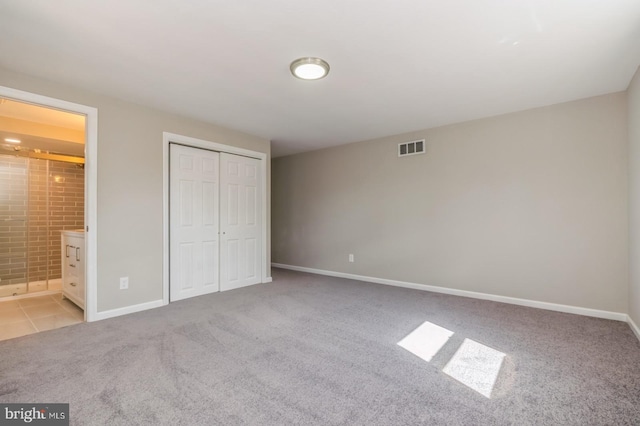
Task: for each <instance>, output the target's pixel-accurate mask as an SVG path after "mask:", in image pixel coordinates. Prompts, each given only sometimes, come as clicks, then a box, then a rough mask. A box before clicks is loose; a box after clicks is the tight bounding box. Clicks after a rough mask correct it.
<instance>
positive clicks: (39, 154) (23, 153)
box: [7, 151, 84, 164]
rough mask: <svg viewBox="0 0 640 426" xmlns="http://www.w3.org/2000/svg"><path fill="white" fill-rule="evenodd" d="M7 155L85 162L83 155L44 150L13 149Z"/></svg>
mask: <svg viewBox="0 0 640 426" xmlns="http://www.w3.org/2000/svg"><path fill="white" fill-rule="evenodd" d="M7 155H15V156H16V157H29V158H37V159H40V160H53V161H64V162H67V163H75V164H84V158H83V157H75V156H73V155H63V154H46V153H44V152H33V151H11V153H7Z"/></svg>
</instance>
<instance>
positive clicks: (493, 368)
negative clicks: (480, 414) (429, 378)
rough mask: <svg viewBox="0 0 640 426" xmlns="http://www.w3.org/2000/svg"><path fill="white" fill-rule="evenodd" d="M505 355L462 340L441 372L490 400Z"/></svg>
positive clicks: (471, 341) (479, 344) (476, 343)
mask: <svg viewBox="0 0 640 426" xmlns="http://www.w3.org/2000/svg"><path fill="white" fill-rule="evenodd" d="M504 357H505V354H504V353H502V352H500V351H497V350H495V349H492V348H490V347H488V346H485V345H483V344H482V343H478V342H475V341H473V340H471V339H464V342H462V345H460V347H459V348H458V350H457V351H456V353H455V355H453V357H452V358H451V360H449V362H448V363H447V365H446V366H445V367H444V369H443V370H442V371H443V372H444V373H445V374H448V375H449V376H451V377H453V378H454V379H456V380H458V381H459V382H461V383H462V384H464V385H466V386H468V387H470V388H471V389H473V390H475V391H476V392H478V393H480V394H481V395H483V396H486V397H487V398H491V392H492V391H493V386H494V385H495V383H496V380H497V379H498V374H499V373H500V367H502V361H503V360H504Z"/></svg>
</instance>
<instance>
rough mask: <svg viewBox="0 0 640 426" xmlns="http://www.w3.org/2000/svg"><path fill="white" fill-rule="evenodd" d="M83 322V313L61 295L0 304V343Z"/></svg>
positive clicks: (8, 301)
mask: <svg viewBox="0 0 640 426" xmlns="http://www.w3.org/2000/svg"><path fill="white" fill-rule="evenodd" d="M83 321H84V311H83V310H82V309H80V308H79V307H78V306H76V305H75V304H74V303H73V302H71V301H69V300H67V299H66V298H63V297H62V293H58V294H53V295H46V296H37V297H28V298H24V299H16V300H7V301H4V302H3V301H0V340H7V339H12V338H14V337H20V336H24V335H27V334H32V333H37V332H39V331H45V330H53V329H54V328H61V327H66V326H68V325H73V324H78V323H81V322H83Z"/></svg>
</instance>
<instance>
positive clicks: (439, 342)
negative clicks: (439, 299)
mask: <svg viewBox="0 0 640 426" xmlns="http://www.w3.org/2000/svg"><path fill="white" fill-rule="evenodd" d="M451 336H453V331H450V330H447V329H446V328H443V327H440V326H438V325H435V324H433V323H430V322H429V321H425V322H423V323H422V324H421V325H420V326H419V327H418V328H416V329H415V330H413V331H412V332H411V333H409V334H407V336H406V337H404V338H403V339H402V340H400V341H399V342H398V346H400V347H402V348H404V349H406V350H408V351H409V352H411V353H412V354H414V355H415V356H417V357H419V358H421V359H423V360H425V361H427V362H429V361H431V359H432V358H433V357H434V356H435V355H436V354H437V353H438V351H439V350H440V349H441V348H442V347H443V346H444V345H445V343H447V341H448V340H449V338H450V337H451Z"/></svg>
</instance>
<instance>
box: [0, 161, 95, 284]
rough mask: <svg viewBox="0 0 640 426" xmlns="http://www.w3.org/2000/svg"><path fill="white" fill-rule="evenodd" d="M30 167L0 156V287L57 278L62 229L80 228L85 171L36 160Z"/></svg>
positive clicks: (24, 163)
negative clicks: (17, 219)
mask: <svg viewBox="0 0 640 426" xmlns="http://www.w3.org/2000/svg"><path fill="white" fill-rule="evenodd" d="M28 165H29V166H28V172H27V159H25V158H16V157H10V156H4V155H0V279H1V280H2V281H0V285H4V284H16V283H24V282H27V281H29V282H32V281H42V280H46V279H47V278H49V279H55V278H60V276H61V263H60V255H61V253H60V231H61V230H64V229H80V228H82V227H83V225H84V170H83V169H81V168H79V167H78V166H76V165H75V164H72V163H64V162H58V161H46V160H37V159H29V160H28ZM27 186H28V188H29V192H28V194H27ZM27 207H28V210H27ZM10 215H11V216H10ZM9 217H13V218H23V219H28V221H26V222H18V221H11V222H6V221H4V219H5V218H9ZM27 226H28V229H27ZM27 267H28V270H27Z"/></svg>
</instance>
